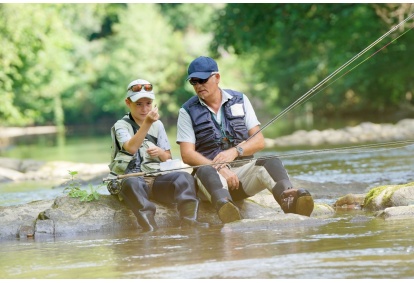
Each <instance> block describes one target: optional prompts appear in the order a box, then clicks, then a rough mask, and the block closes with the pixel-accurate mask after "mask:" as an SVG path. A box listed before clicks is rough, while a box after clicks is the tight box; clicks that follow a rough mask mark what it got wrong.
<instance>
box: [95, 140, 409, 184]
mask: <svg viewBox="0 0 414 283" xmlns="http://www.w3.org/2000/svg"><path fill="white" fill-rule="evenodd" d="M413 144H414V140H404V141H392V142H383V143H374V144H365V145H357V146H347V147H337V148H330V149H329V148H328V149H316V150H308V151H301V152H297V153H286V154H279V155H268V156H261V157H258V158H251V159H241V160H234V161H231V162H217V163H211V164H203V165H196V166H186V167H180V168H173V169H167V170H163V171H151V172H137V173H129V174H123V175H116V174H115V173H112V172H111V173H110V175H112V176H110V177H107V178H105V179H103V182H107V181H113V180H119V179H124V178H127V177H140V176H141V177H142V176H157V175H159V174H164V173H168V172H174V171H181V170H186V169H197V168H200V167H203V166H212V165H223V164H229V165H235V164H245V163H249V162H252V161H256V160H267V159H272V158H288V157H290V158H293V157H301V156H306V155H313V154H322V153H333V152H335V153H341V152H343V153H344V152H348V153H349V151H352V150H358V152H361V149H368V150H365V151H364V152H373V151H374V150H373V149H376V150H375V151H379V150H388V149H389V148H382V147H385V146H393V149H396V148H402V147H406V146H408V145H413Z"/></svg>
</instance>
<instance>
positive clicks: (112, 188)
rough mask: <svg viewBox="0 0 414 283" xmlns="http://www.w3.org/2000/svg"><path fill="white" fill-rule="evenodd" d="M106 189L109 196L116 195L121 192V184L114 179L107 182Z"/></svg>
mask: <svg viewBox="0 0 414 283" xmlns="http://www.w3.org/2000/svg"><path fill="white" fill-rule="evenodd" d="M106 188H107V189H108V191H109V193H110V194H111V195H117V194H119V192H120V191H121V182H120V181H119V180H116V179H113V180H109V181H108V184H107V185H106Z"/></svg>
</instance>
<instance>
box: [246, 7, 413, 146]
mask: <svg viewBox="0 0 414 283" xmlns="http://www.w3.org/2000/svg"><path fill="white" fill-rule="evenodd" d="M413 17H414V13H413V14H411V15H409V16H408V17H407V18H406V19H405V20H403V21H402V22H400V23H399V24H398V25H396V26H394V27H393V28H392V29H390V30H389V31H388V32H386V33H385V34H383V35H382V36H380V37H379V38H378V39H377V40H375V41H374V42H373V43H371V44H370V45H369V46H367V47H366V48H365V49H364V50H362V51H361V52H359V53H358V54H357V55H355V56H354V57H353V58H351V59H350V60H349V61H348V62H346V63H345V64H343V65H342V66H341V67H339V68H338V69H336V70H335V71H334V72H333V73H331V74H330V75H329V76H327V77H326V78H325V79H323V80H322V81H320V82H319V83H318V84H316V85H315V86H314V87H313V88H311V89H310V90H309V91H307V92H306V93H305V94H304V95H302V96H301V97H300V98H299V99H297V100H296V101H295V102H293V103H292V104H291V105H290V106H288V107H287V108H285V109H284V110H283V111H282V112H280V113H279V114H278V115H276V116H275V117H273V118H272V119H271V120H270V121H269V122H267V123H266V124H265V125H264V126H263V127H261V128H260V129H259V130H258V131H257V132H255V133H254V134H253V135H251V136H250V137H248V138H247V139H246V140H245V141H243V142H246V141H248V140H250V139H251V138H253V137H254V136H255V135H257V134H258V133H260V132H262V131H263V130H264V129H265V128H267V127H268V126H269V125H270V124H272V123H273V122H274V121H276V120H277V119H279V118H280V117H282V116H283V115H285V114H286V113H288V112H289V111H291V110H292V109H293V108H294V107H296V106H298V105H299V104H301V103H302V102H304V101H305V100H307V99H310V98H311V97H312V96H313V95H315V94H316V93H318V92H319V91H318V92H316V93H315V91H316V90H318V89H319V88H321V87H322V86H323V85H324V84H325V83H327V82H328V81H329V80H331V79H332V78H333V77H335V76H336V75H337V74H339V73H340V72H342V71H343V70H344V69H345V68H346V67H348V66H349V65H350V64H352V63H353V62H354V61H356V60H357V59H358V58H359V57H361V56H362V55H363V54H365V53H366V52H367V51H368V50H370V49H371V48H373V47H374V46H375V45H377V44H378V43H379V42H381V41H382V40H383V39H384V38H386V37H387V36H388V35H390V34H391V33H393V32H394V31H395V30H397V29H398V28H399V27H401V26H402V25H404V24H405V23H406V22H407V21H409V20H411V19H412V18H413ZM411 29H412V28H409V29H408V30H407V31H406V32H408V31H409V30H411ZM406 32H405V33H406ZM405 33H403V34H405ZM401 36H402V35H401ZM398 38H399V37H397V38H396V39H398ZM396 39H394V40H392V41H391V42H393V41H395V40H396ZM391 42H390V43H391ZM390 43H388V44H387V45H389V44H390ZM387 45H385V46H384V47H383V48H385V47H386V46H387ZM383 48H381V49H380V50H382V49H383ZM380 50H379V51H380ZM376 53H378V51H377V52H375V53H374V54H373V55H375V54H376ZM373 55H371V56H370V57H369V58H371V57H372V56H373ZM369 58H367V59H366V60H368V59H369ZM366 60H364V61H363V62H365V61H366ZM363 62H362V63H363ZM362 63H360V64H362ZM360 64H358V65H357V66H359V65H360ZM357 66H356V67H357ZM356 67H354V68H352V69H351V70H350V71H352V70H354V69H355V68H356ZM350 71H348V72H346V73H345V74H348V73H349V72H350ZM345 74H344V75H345ZM344 75H342V76H341V77H343V76H344Z"/></svg>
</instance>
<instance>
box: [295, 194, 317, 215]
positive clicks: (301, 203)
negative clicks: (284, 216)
mask: <svg viewBox="0 0 414 283" xmlns="http://www.w3.org/2000/svg"><path fill="white" fill-rule="evenodd" d="M313 207H314V203H313V198H312V196H302V197H299V198H298V200H297V201H296V214H300V215H304V216H310V215H311V214H312V211H313Z"/></svg>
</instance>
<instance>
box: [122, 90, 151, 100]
mask: <svg viewBox="0 0 414 283" xmlns="http://www.w3.org/2000/svg"><path fill="white" fill-rule="evenodd" d="M129 92H131V91H129ZM130 94H132V95H130ZM128 97H129V98H130V99H131V101H132V102H136V101H138V100H139V99H141V98H144V97H146V98H149V99H152V100H154V99H155V95H154V93H153V92H131V93H129V94H128Z"/></svg>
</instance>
